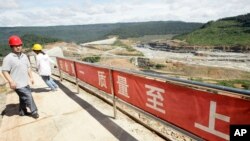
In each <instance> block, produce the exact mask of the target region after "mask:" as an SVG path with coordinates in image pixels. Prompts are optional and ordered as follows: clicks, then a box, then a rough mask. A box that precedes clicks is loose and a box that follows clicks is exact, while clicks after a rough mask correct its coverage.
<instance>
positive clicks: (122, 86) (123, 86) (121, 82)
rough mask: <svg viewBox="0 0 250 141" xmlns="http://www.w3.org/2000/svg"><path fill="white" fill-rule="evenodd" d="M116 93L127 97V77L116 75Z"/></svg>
mask: <svg viewBox="0 0 250 141" xmlns="http://www.w3.org/2000/svg"><path fill="white" fill-rule="evenodd" d="M117 83H118V86H119V87H118V93H119V94H121V95H123V96H125V97H127V98H129V95H128V85H127V79H126V78H125V77H122V76H118V80H117Z"/></svg>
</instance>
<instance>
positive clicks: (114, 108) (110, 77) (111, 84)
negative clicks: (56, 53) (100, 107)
mask: <svg viewBox="0 0 250 141" xmlns="http://www.w3.org/2000/svg"><path fill="white" fill-rule="evenodd" d="M112 72H113V70H112V69H109V79H110V86H111V94H112V96H113V110H114V119H116V97H115V93H114V84H113V75H112Z"/></svg>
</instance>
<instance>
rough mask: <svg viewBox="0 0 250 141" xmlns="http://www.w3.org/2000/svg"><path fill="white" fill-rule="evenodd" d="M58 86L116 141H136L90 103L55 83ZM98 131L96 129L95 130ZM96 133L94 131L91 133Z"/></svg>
mask: <svg viewBox="0 0 250 141" xmlns="http://www.w3.org/2000/svg"><path fill="white" fill-rule="evenodd" d="M57 84H58V86H59V87H60V88H61V90H62V91H63V92H64V93H65V94H66V95H67V96H68V97H70V98H71V99H72V100H74V101H75V102H76V103H77V104H79V105H80V106H81V107H82V108H84V109H85V110H86V111H87V112H88V113H89V114H90V115H92V117H93V118H95V119H96V120H97V121H98V122H99V123H100V124H101V125H102V126H103V127H105V128H106V129H107V130H108V131H109V132H110V133H111V134H113V135H114V136H115V137H116V138H117V139H118V140H121V141H136V140H137V139H136V138H134V137H133V136H131V135H130V134H129V133H128V132H126V131H125V130H123V129H122V128H121V127H120V126H119V125H117V124H116V123H114V122H113V121H112V120H111V119H109V117H108V116H106V115H104V114H102V113H101V112H100V111H98V110H97V109H95V108H94V107H93V106H92V105H91V104H90V103H88V102H87V101H85V100H83V99H81V98H80V97H78V96H77V95H75V93H74V92H72V91H71V90H70V89H69V88H67V87H65V86H64V85H63V84H61V83H60V82H58V81H57ZM97 130H98V129H97ZM93 132H96V131H93Z"/></svg>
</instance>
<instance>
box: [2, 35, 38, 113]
mask: <svg viewBox="0 0 250 141" xmlns="http://www.w3.org/2000/svg"><path fill="white" fill-rule="evenodd" d="M22 45H23V43H22V40H21V39H20V37H18V36H16V35H13V36H10V37H9V46H10V47H11V49H12V52H11V53H9V54H8V55H7V56H6V57H5V58H4V60H3V65H2V72H3V75H4V77H5V79H6V80H7V81H8V83H9V86H10V88H11V89H13V90H15V92H16V93H17V94H18V96H19V115H20V116H24V115H26V116H31V117H33V118H39V114H38V113H37V107H36V104H35V102H34V100H33V97H32V95H31V89H30V86H29V78H30V80H31V83H32V84H33V83H34V80H33V76H32V72H31V66H30V62H29V60H28V57H27V56H26V55H25V54H24V53H22ZM27 108H28V109H29V112H28V109H27Z"/></svg>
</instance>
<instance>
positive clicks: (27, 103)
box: [15, 86, 37, 115]
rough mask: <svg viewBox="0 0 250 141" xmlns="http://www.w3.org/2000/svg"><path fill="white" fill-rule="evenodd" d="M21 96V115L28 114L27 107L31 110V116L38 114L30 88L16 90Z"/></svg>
mask: <svg viewBox="0 0 250 141" xmlns="http://www.w3.org/2000/svg"><path fill="white" fill-rule="evenodd" d="M15 91H16V93H17V94H18V96H19V115H25V114H27V113H28V112H27V107H28V108H29V109H30V112H31V114H35V113H37V107H36V104H35V102H34V100H33V97H32V95H31V89H30V86H26V87H22V88H19V89H15Z"/></svg>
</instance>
